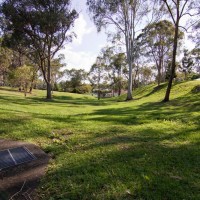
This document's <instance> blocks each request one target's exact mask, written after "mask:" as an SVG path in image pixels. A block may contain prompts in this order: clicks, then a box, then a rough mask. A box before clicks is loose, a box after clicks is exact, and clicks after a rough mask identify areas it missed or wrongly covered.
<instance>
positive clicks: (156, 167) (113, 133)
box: [0, 81, 200, 200]
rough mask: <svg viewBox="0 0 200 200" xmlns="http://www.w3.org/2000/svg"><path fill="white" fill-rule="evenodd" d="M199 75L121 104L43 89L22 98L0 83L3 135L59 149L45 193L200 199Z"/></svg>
mask: <svg viewBox="0 0 200 200" xmlns="http://www.w3.org/2000/svg"><path fill="white" fill-rule="evenodd" d="M197 85H200V82H199V81H191V82H186V83H181V84H177V85H175V86H174V87H173V90H172V95H171V97H172V101H171V102H170V103H165V104H164V103H160V101H161V100H162V98H163V96H164V92H165V85H163V86H161V87H159V88H154V86H153V85H150V86H148V87H144V88H141V89H139V90H137V91H136V92H135V94H136V96H135V98H137V100H134V101H131V102H117V101H116V99H112V100H110V99H107V100H101V101H100V102H98V101H97V100H96V99H94V98H92V97H89V96H83V95H75V94H74V95H73V94H65V93H54V101H51V102H45V101H44V100H43V99H42V97H43V96H44V92H42V91H37V92H35V94H33V95H32V96H29V97H28V98H26V99H25V98H24V97H23V95H22V94H20V93H18V92H15V91H7V89H5V88H4V89H3V88H1V89H0V137H1V138H12V139H18V140H25V141H30V142H33V143H35V144H37V145H40V146H41V148H43V150H45V151H46V152H51V153H52V154H54V156H55V159H53V160H52V161H51V164H50V166H49V169H48V173H47V175H46V176H45V177H44V179H43V181H42V184H41V189H40V196H41V197H40V198H41V199H50V197H51V199H65V200H67V199H170V200H171V199H200V192H199V191H200V167H199V166H200V103H199V98H200V93H199V92H198V93H192V92H191V90H192V89H193V88H194V87H195V86H197Z"/></svg>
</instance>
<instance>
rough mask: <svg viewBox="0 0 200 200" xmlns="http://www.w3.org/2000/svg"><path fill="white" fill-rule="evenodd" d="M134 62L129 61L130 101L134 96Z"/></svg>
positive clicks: (127, 98)
mask: <svg viewBox="0 0 200 200" xmlns="http://www.w3.org/2000/svg"><path fill="white" fill-rule="evenodd" d="M132 71H133V69H132V63H131V62H130V61H129V80H128V92H127V97H126V101H130V100H132V99H133V97H132V90H133V75H132Z"/></svg>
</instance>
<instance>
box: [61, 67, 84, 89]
mask: <svg viewBox="0 0 200 200" xmlns="http://www.w3.org/2000/svg"><path fill="white" fill-rule="evenodd" d="M64 78H65V79H66V80H67V83H68V88H71V92H75V93H76V92H77V91H78V90H79V87H80V86H82V85H83V83H84V82H85V81H86V80H87V72H86V71H85V70H84V69H74V68H73V69H70V70H64Z"/></svg>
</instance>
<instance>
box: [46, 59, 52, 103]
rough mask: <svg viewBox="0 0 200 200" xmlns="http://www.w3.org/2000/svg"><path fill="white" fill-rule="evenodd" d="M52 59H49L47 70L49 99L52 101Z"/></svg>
mask: <svg viewBox="0 0 200 200" xmlns="http://www.w3.org/2000/svg"><path fill="white" fill-rule="evenodd" d="M51 89H52V88H51V59H50V56H49V58H48V68H47V99H48V100H51V99H52V95H51Z"/></svg>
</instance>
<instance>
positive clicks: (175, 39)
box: [163, 20, 179, 102]
mask: <svg viewBox="0 0 200 200" xmlns="http://www.w3.org/2000/svg"><path fill="white" fill-rule="evenodd" d="M178 24H179V23H178V20H177V23H176V25H175V34H174V46H173V58H172V66H171V70H170V77H169V83H168V86H167V91H166V94H165V98H164V100H163V102H168V101H169V96H170V92H171V88H172V82H173V79H174V76H175V71H176V52H177V45H178V31H179V29H178Z"/></svg>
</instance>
